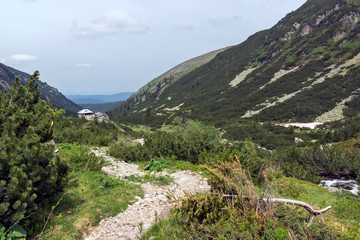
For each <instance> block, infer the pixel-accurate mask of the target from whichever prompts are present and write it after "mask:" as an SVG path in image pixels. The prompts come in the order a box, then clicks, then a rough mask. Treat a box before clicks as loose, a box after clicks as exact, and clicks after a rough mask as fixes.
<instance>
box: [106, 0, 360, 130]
mask: <svg viewBox="0 0 360 240" xmlns="http://www.w3.org/2000/svg"><path fill="white" fill-rule="evenodd" d="M359 9H360V1H359V0H308V1H307V2H306V3H305V4H303V5H302V6H301V7H300V8H299V9H297V10H296V11H293V12H291V13H289V14H288V15H286V16H285V17H284V18H283V19H281V20H280V21H279V22H278V23H277V24H276V25H275V26H273V27H272V28H271V29H268V30H264V31H260V32H257V33H255V34H254V35H252V36H250V37H249V38H248V39H247V40H246V41H244V42H243V43H241V44H239V45H236V46H233V47H229V48H226V49H223V51H219V52H217V54H216V56H215V57H214V58H212V59H211V60H210V61H208V62H206V63H204V64H202V65H200V66H197V67H195V68H188V71H183V72H181V74H178V75H177V76H176V77H172V76H171V77H169V76H164V77H160V78H161V79H162V81H160V82H155V83H156V84H152V83H153V82H154V81H152V82H150V83H149V84H147V85H146V86H145V87H143V88H142V89H140V91H139V92H138V93H136V94H134V95H133V97H131V98H129V99H128V100H127V101H126V102H124V103H123V104H121V105H120V106H119V107H118V108H116V109H115V110H114V111H113V112H112V113H111V117H112V118H113V119H117V120H119V121H124V122H133V123H140V124H149V125H160V124H163V123H165V122H167V121H169V120H171V119H172V118H174V117H175V116H182V117H187V118H196V119H200V120H203V121H208V122H213V123H218V122H223V123H228V124H230V123H233V122H238V121H240V120H242V119H251V120H258V121H278V122H281V121H291V122H297V121H300V122H309V121H320V122H325V121H328V120H337V119H341V118H342V117H343V116H356V115H359V113H360V97H359V91H360V81H359V76H360V67H359V66H360V39H359V36H360V25H359Z"/></svg>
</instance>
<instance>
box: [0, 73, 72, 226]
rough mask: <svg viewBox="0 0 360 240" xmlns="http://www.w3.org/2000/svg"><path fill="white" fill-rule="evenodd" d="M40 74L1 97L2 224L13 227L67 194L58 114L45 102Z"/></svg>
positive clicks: (0, 207) (17, 82) (65, 169)
mask: <svg viewBox="0 0 360 240" xmlns="http://www.w3.org/2000/svg"><path fill="white" fill-rule="evenodd" d="M38 76H39V73H38V72H35V73H34V75H33V76H32V77H31V79H30V81H28V82H26V84H25V86H23V85H21V83H20V81H19V79H18V78H16V79H15V81H14V83H13V86H12V87H11V88H10V89H8V90H5V91H3V92H1V93H0V100H1V101H0V222H2V223H4V224H5V225H10V224H12V223H14V222H16V221H17V220H19V219H21V218H23V217H25V216H28V215H30V214H33V213H36V212H37V210H39V208H40V207H41V206H43V205H44V203H45V202H46V199H47V198H48V197H50V196H53V195H54V194H56V193H58V192H59V191H61V190H62V187H63V183H64V180H65V176H66V172H67V166H66V165H65V164H64V163H62V161H61V160H60V159H59V157H57V156H55V155H54V154H53V152H54V147H53V146H52V145H50V144H45V142H46V141H48V140H50V139H51V127H50V126H51V122H52V120H53V111H52V109H51V108H50V106H49V105H48V104H47V103H46V102H45V101H43V100H41V99H40V97H39V96H40V90H39V89H38V88H37V86H36V80H37V79H38Z"/></svg>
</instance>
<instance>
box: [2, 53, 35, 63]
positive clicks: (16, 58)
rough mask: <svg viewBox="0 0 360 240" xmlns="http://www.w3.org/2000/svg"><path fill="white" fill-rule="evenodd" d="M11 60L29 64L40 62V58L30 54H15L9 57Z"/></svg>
mask: <svg viewBox="0 0 360 240" xmlns="http://www.w3.org/2000/svg"><path fill="white" fill-rule="evenodd" d="M9 60H11V61H15V62H28V61H36V60H38V58H37V57H35V56H32V55H29V54H14V55H12V56H10V57H9Z"/></svg>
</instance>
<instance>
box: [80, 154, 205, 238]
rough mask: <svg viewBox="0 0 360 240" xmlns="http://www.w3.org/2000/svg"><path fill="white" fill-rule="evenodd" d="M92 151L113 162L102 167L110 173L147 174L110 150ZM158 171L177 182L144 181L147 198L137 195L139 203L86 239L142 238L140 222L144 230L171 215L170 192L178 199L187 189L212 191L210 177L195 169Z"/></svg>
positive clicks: (124, 174)
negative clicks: (113, 154) (118, 157)
mask: <svg viewBox="0 0 360 240" xmlns="http://www.w3.org/2000/svg"><path fill="white" fill-rule="evenodd" d="M91 151H92V152H94V153H95V154H96V155H97V156H102V157H104V158H105V160H106V161H108V162H110V163H111V165H108V166H104V167H103V168H102V170H103V171H104V172H105V173H106V174H108V175H112V176H116V177H119V178H122V179H124V178H126V177H128V176H130V175H138V176H143V175H145V174H146V172H145V171H143V170H141V169H139V167H138V166H137V165H135V164H129V163H125V162H119V161H116V160H115V159H114V158H112V157H110V156H108V155H107V152H106V149H103V148H92V149H91ZM157 174H158V175H159V176H160V175H162V176H165V175H168V176H170V177H172V178H173V179H174V183H172V184H171V185H169V186H157V185H155V184H152V183H145V184H141V187H142V189H143V191H144V198H140V197H135V199H136V200H137V202H135V203H134V204H132V205H129V206H128V208H127V209H126V210H125V211H124V212H122V213H119V214H118V215H117V216H115V217H110V218H107V219H104V220H102V221H101V222H100V223H99V225H98V226H97V227H96V228H95V229H94V231H93V232H92V233H91V234H90V235H89V236H88V237H87V238H86V239H88V240H95V239H102V240H107V239H109V240H110V239H111V240H112V239H114V240H115V239H119V240H120V239H126V240H129V239H139V238H138V237H139V235H140V229H139V225H140V223H142V228H143V231H146V230H147V229H149V228H150V227H151V225H152V224H154V223H155V221H156V218H157V219H163V218H166V217H167V216H168V215H169V214H170V209H171V207H172V205H173V204H172V203H171V199H170V196H169V191H171V192H172V194H174V196H175V197H176V198H178V197H181V196H183V195H184V191H186V192H188V193H200V192H205V191H208V190H210V186H209V185H208V184H207V181H206V179H204V178H202V177H201V176H199V175H198V174H195V173H193V172H191V171H178V172H174V173H167V172H161V173H157Z"/></svg>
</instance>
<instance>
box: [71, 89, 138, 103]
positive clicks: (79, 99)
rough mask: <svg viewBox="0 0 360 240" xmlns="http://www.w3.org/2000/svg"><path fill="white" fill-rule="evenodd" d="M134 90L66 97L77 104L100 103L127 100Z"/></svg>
mask: <svg viewBox="0 0 360 240" xmlns="http://www.w3.org/2000/svg"><path fill="white" fill-rule="evenodd" d="M133 94H134V92H121V93H116V94H111V95H67V96H66V97H67V98H69V99H70V100H72V101H73V102H75V103H77V104H98V103H109V102H118V101H125V100H126V99H128V98H129V97H130V96H131V95H133Z"/></svg>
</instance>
